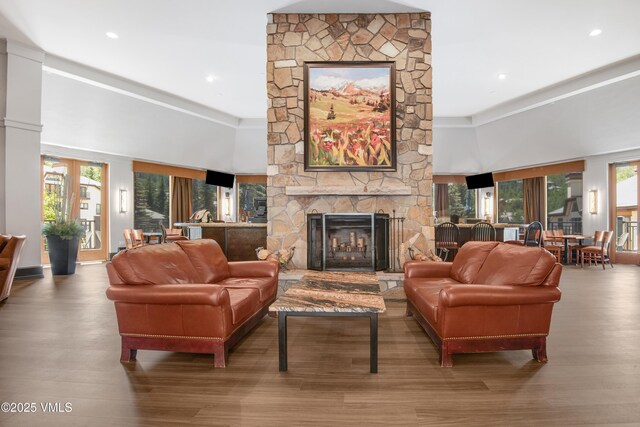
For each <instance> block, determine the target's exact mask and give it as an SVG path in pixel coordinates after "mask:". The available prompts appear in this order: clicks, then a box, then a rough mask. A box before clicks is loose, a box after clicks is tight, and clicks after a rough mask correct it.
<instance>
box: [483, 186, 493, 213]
mask: <svg viewBox="0 0 640 427" xmlns="http://www.w3.org/2000/svg"><path fill="white" fill-rule="evenodd" d="M483 202H484V205H483V208H484V216H485V218H487V219H491V218H492V217H493V198H492V197H491V193H489V192H487V194H485V196H484V200H483Z"/></svg>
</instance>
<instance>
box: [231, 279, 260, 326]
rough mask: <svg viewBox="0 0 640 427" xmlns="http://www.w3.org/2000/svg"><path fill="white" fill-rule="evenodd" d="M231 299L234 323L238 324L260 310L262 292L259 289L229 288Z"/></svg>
mask: <svg viewBox="0 0 640 427" xmlns="http://www.w3.org/2000/svg"><path fill="white" fill-rule="evenodd" d="M227 292H229V300H230V301H231V313H232V314H233V325H234V326H237V325H239V324H241V323H242V322H244V321H245V320H247V319H248V318H249V317H251V315H253V314H255V313H256V312H257V311H258V307H259V303H258V300H259V299H260V292H258V290H257V289H240V288H227Z"/></svg>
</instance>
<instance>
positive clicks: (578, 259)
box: [574, 230, 604, 265]
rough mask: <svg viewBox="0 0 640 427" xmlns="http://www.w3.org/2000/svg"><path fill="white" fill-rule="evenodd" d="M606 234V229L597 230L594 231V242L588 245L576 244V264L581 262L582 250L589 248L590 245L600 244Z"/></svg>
mask: <svg viewBox="0 0 640 427" xmlns="http://www.w3.org/2000/svg"><path fill="white" fill-rule="evenodd" d="M603 236H604V231H602V230H596V231H595V232H594V233H593V242H592V243H591V244H588V245H576V246H575V247H574V250H575V251H576V265H578V264H580V263H581V259H582V250H583V249H584V248H588V247H592V246H598V245H600V243H601V242H602V237H603Z"/></svg>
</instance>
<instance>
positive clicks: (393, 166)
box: [303, 61, 397, 172]
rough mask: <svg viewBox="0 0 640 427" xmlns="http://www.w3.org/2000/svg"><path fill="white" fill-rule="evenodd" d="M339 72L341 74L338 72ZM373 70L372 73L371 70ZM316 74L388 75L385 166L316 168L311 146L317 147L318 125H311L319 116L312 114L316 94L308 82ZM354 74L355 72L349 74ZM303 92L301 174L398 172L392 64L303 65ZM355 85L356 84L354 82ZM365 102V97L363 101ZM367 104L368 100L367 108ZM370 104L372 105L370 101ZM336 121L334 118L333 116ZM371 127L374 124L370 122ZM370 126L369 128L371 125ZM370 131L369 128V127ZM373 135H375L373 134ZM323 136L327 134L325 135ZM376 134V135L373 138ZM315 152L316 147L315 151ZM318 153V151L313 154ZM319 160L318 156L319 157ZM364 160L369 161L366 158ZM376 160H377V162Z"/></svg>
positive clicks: (325, 165)
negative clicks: (318, 71) (325, 71)
mask: <svg viewBox="0 0 640 427" xmlns="http://www.w3.org/2000/svg"><path fill="white" fill-rule="evenodd" d="M337 69H340V70H337ZM372 69H373V70H372ZM316 70H327V73H330V72H342V73H343V74H347V75H348V74H349V72H350V70H367V71H369V72H372V73H375V72H376V71H377V70H378V71H382V70H384V72H388V74H389V81H388V87H387V93H388V100H387V99H386V97H385V105H386V104H388V106H387V108H388V111H389V112H388V114H389V122H388V124H385V126H383V127H382V129H381V131H382V132H381V133H384V135H382V136H380V139H378V141H380V140H384V139H388V144H387V141H384V142H385V143H384V149H385V153H384V156H385V159H387V160H388V162H385V164H369V163H368V164H353V163H350V164H317V162H318V161H317V157H316V159H312V144H315V145H317V141H318V138H319V137H318V132H319V129H318V128H319V127H320V126H319V125H318V126H314V125H313V124H312V122H314V123H315V122H317V120H316V119H317V118H318V116H319V115H318V114H317V113H316V115H315V116H314V112H312V109H311V104H310V102H312V98H314V96H316V97H315V98H314V102H315V101H316V100H317V95H314V96H312V95H311V91H312V90H315V91H316V92H317V90H316V89H314V88H313V87H312V83H311V81H310V78H311V77H310V74H311V73H313V72H314V71H316ZM352 72H356V71H352ZM303 82H304V85H303V90H304V170H305V171H308V172H317V171H318V172H329V171H331V172H337V171H340V172H343V171H344V172H358V171H359V172H368V171H396V170H397V148H396V66H395V62H394V61H309V62H305V63H304V70H303ZM354 83H355V82H354ZM365 98H366V97H365ZM382 99H383V96H382V91H381V95H380V101H379V102H380V103H382ZM369 102H370V101H369V100H367V105H369V104H368V103H369ZM371 102H373V101H371ZM331 111H332V113H333V104H332V105H331ZM334 117H335V114H334ZM328 118H329V117H328V116H327V119H328ZM371 124H375V121H373V120H372V122H371ZM371 124H370V125H371ZM369 128H370V126H369ZM314 132H315V135H314V137H315V138H314V140H313V141H312V133H314ZM322 132H328V128H325V129H323V131H322ZM374 133H375V132H374ZM325 135H326V134H325ZM378 136H379V134H376V138H377V137H378ZM314 148H315V147H314ZM314 152H316V153H317V151H314ZM318 157H319V156H318ZM363 160H364V159H362V157H361V158H360V159H355V158H354V157H351V159H350V160H349V161H350V162H355V161H360V162H362V161H363ZM367 160H369V161H370V159H369V157H367ZM376 160H377V159H376Z"/></svg>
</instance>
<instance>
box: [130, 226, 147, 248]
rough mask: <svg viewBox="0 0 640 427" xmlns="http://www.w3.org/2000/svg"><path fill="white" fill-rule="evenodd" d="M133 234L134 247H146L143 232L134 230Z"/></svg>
mask: <svg viewBox="0 0 640 427" xmlns="http://www.w3.org/2000/svg"><path fill="white" fill-rule="evenodd" d="M132 233H133V247H134V248H139V247H140V246H144V234H143V233H142V230H132Z"/></svg>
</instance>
